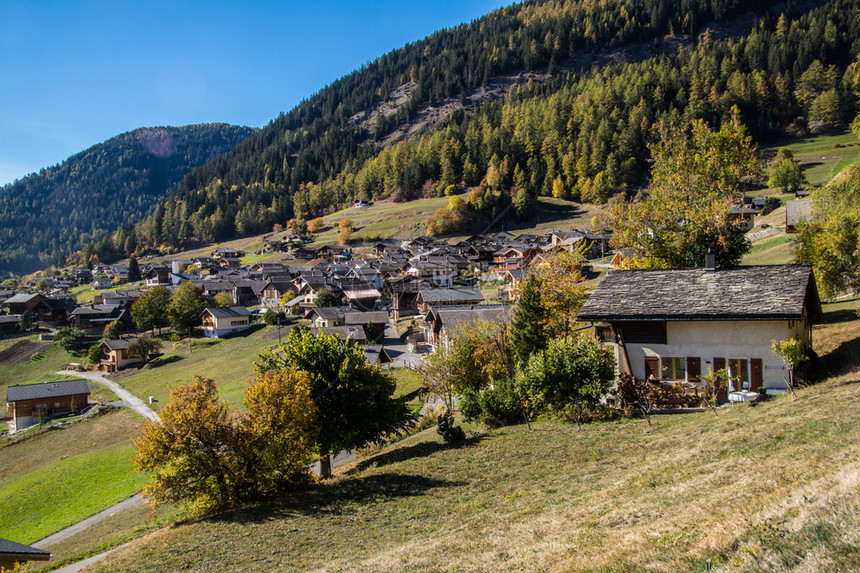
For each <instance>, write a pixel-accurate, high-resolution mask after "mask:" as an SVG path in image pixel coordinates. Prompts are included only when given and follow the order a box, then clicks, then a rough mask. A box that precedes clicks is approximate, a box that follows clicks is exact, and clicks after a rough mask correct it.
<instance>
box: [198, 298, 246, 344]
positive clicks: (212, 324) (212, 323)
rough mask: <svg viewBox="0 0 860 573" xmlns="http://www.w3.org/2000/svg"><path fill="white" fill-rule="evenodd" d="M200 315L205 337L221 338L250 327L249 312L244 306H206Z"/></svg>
mask: <svg viewBox="0 0 860 573" xmlns="http://www.w3.org/2000/svg"><path fill="white" fill-rule="evenodd" d="M201 316H202V318H203V334H204V335H205V336H206V337H207V338H223V337H224V336H229V335H231V334H236V333H239V332H242V331H243V330H248V329H249V328H250V327H251V312H250V311H249V310H248V309H247V308H245V307H244V306H225V307H215V308H207V309H205V310H204V311H203V314H202V315H201Z"/></svg>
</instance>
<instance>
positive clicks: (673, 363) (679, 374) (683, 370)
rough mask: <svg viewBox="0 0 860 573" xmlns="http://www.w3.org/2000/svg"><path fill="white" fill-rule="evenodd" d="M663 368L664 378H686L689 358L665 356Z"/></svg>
mask: <svg viewBox="0 0 860 573" xmlns="http://www.w3.org/2000/svg"><path fill="white" fill-rule="evenodd" d="M662 361H663V370H662V374H663V375H662V376H661V378H662V379H663V380H686V378H687V359H686V358H677V357H670V356H664V357H663V359H662Z"/></svg>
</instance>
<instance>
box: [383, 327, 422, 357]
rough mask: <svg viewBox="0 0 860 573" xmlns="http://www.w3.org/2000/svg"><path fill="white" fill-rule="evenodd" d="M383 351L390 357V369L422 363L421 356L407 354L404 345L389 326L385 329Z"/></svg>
mask: <svg viewBox="0 0 860 573" xmlns="http://www.w3.org/2000/svg"><path fill="white" fill-rule="evenodd" d="M385 351H386V352H388V355H389V356H390V357H391V368H399V367H401V366H418V365H419V364H421V362H422V358H421V355H420V354H415V353H413V352H409V348H408V346H407V345H406V343H404V342H401V340H400V338H399V337H398V336H397V329H395V328H394V327H393V326H391V325H390V324H389V325H388V326H386V327H385Z"/></svg>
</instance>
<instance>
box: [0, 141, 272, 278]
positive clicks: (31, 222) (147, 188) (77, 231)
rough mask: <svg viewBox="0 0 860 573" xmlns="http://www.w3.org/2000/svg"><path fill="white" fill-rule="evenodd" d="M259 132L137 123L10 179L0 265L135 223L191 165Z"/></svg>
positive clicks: (3, 195) (34, 259)
mask: <svg viewBox="0 0 860 573" xmlns="http://www.w3.org/2000/svg"><path fill="white" fill-rule="evenodd" d="M254 131H255V130H254V129H251V128H247V127H239V126H234V125H226V124H205V125H188V126H184V127H156V128H141V129H136V130H134V131H130V132H127V133H123V134H121V135H118V136H116V137H113V138H111V139H109V140H107V141H105V142H104V143H101V144H98V145H94V146H93V147H91V148H89V149H87V150H86V151H83V152H81V153H78V154H77V155H74V156H72V157H70V158H68V159H67V160H66V161H64V162H62V163H61V164H59V165H55V166H53V167H49V168H47V169H42V170H41V171H39V172H38V173H34V174H32V175H28V176H27V177H24V178H23V179H20V180H17V181H15V182H14V183H10V184H8V185H5V186H4V187H2V188H0V272H8V271H12V272H18V273H21V272H30V271H33V270H36V269H37V268H41V267H45V266H47V265H49V264H52V263H55V262H59V261H62V259H63V258H64V256H65V255H67V254H68V253H69V252H70V251H71V250H73V249H77V248H80V247H81V246H83V245H84V244H85V243H87V242H90V241H93V240H99V239H101V238H103V237H104V236H106V235H109V234H110V233H113V232H114V231H116V230H117V228H118V227H120V226H121V225H123V224H126V226H127V227H128V228H130V227H131V225H130V222H134V221H139V220H140V219H142V218H143V217H144V216H146V215H147V214H149V213H150V212H151V210H152V208H153V206H155V205H156V204H157V203H159V202H161V201H163V200H164V198H165V197H166V196H167V192H168V191H169V190H170V188H171V187H173V186H175V185H176V184H177V183H178V182H179V181H180V180H181V179H182V177H183V176H185V175H186V174H187V173H188V172H189V171H191V170H192V169H193V168H195V167H198V166H199V165H202V164H204V163H206V162H208V161H210V160H211V159H212V158H213V157H216V156H218V155H221V154H223V153H226V152H228V151H230V150H231V149H232V148H233V147H235V146H236V144H237V143H239V142H241V141H243V140H244V139H246V138H247V137H248V136H249V135H251V134H252V133H253V132H254ZM123 242H124V240H123ZM126 246H127V247H129V248H130V249H131V250H134V245H132V244H129V245H125V244H124V245H123V247H126Z"/></svg>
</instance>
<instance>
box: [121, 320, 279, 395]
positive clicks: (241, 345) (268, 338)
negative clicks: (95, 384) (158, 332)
mask: <svg viewBox="0 0 860 573" xmlns="http://www.w3.org/2000/svg"><path fill="white" fill-rule="evenodd" d="M286 333H287V330H286V328H284V329H283V331H282V334H283V335H284V336H286ZM277 343H278V335H277V331H276V330H275V329H274V328H270V327H264V326H262V325H260V326H258V327H254V328H251V329H250V330H247V331H245V332H243V333H240V334H239V335H237V336H233V337H231V338H225V339H200V338H197V339H192V340H190V341H189V340H183V341H181V342H178V343H175V344H173V343H168V344H167V345H165V348H164V354H162V355H161V356H159V357H157V358H156V359H154V360H151V361H150V362H149V364H147V365H146V366H144V367H143V368H141V369H140V370H134V369H129V370H126V371H125V372H126V375H125V376H123V377H122V378H120V379H119V380H118V382H119V383H120V384H122V385H123V386H124V387H125V388H126V389H127V390H129V391H130V392H131V393H132V394H134V395H135V396H140V397H142V398H143V399H146V398H148V397H149V396H154V397H155V398H156V399H157V400H158V402H156V403H154V404H153V405H152V407H153V408H154V409H156V410H160V409H161V408H162V407H163V406H164V404H166V403H167V400H168V397H169V396H170V390H171V389H172V388H176V387H177V386H180V385H182V384H187V383H189V382H191V380H193V379H194V376H195V375H197V374H202V375H204V376H207V377H209V378H212V379H214V380H215V382H216V383H217V384H218V388H219V391H220V395H221V398H223V399H225V400H227V401H228V402H230V403H231V405H233V406H239V405H240V404H241V403H242V393H243V392H244V391H245V388H246V384H247V382H248V379H249V378H250V377H253V375H254V361H255V360H256V359H257V355H258V354H259V353H260V352H261V351H262V350H263V349H265V348H267V347H269V346H275V345H277Z"/></svg>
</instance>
